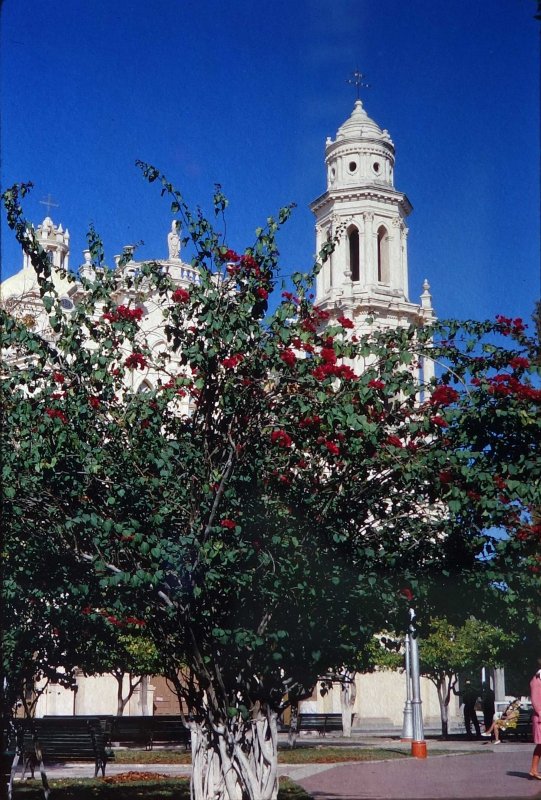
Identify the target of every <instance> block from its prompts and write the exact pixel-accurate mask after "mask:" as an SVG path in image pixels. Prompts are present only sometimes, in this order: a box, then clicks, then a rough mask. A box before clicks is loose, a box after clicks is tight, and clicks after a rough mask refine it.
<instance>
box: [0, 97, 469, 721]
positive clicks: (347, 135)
mask: <svg viewBox="0 0 541 800" xmlns="http://www.w3.org/2000/svg"><path fill="white" fill-rule="evenodd" d="M394 166H395V148H394V144H393V141H392V139H391V137H390V135H389V133H388V131H387V130H385V129H381V128H380V127H379V125H378V124H377V123H376V122H375V121H374V120H373V119H371V118H370V117H369V116H368V114H367V113H366V111H365V109H364V107H363V103H362V102H361V100H357V101H356V102H355V105H354V108H353V111H352V113H351V115H350V116H349V118H348V119H347V120H346V121H345V122H344V123H343V124H342V125H341V126H340V127H339V128H338V130H337V132H336V137H335V138H334V139H332V138H330V137H329V138H327V140H326V143H325V170H326V189H325V191H324V193H323V194H321V195H320V196H319V197H318V198H317V199H316V200H314V201H313V202H312V204H311V206H310V208H311V210H312V212H313V214H314V216H315V226H316V251H317V252H319V250H320V248H321V247H322V246H323V244H324V243H325V242H326V241H329V240H333V241H334V242H335V249H334V252H333V253H332V255H331V256H330V258H329V259H328V260H327V261H326V262H325V264H324V265H323V267H322V269H321V271H320V273H319V274H318V276H317V286H316V300H315V302H316V304H317V305H318V306H320V307H321V308H322V309H324V310H327V311H329V312H330V313H331V315H333V316H334V315H338V314H344V315H347V316H348V317H349V318H350V319H352V320H353V321H354V323H355V328H356V330H355V331H354V332H355V333H366V332H368V331H369V330H370V328H371V326H374V327H377V328H386V329H390V328H396V327H399V326H409V325H410V324H414V325H422V324H425V323H430V322H431V321H432V320H434V319H435V315H434V310H433V308H432V299H431V295H430V287H429V284H428V281H427V280H425V281H424V284H423V286H422V293H421V295H420V299H419V302H418V303H415V302H412V301H411V300H410V297H409V289H408V250H407V238H408V228H407V225H406V220H407V217H408V215H409V214H410V212H411V210H412V206H411V204H410V201H409V200H408V198H407V196H406V195H405V194H404V193H402V192H401V191H398V190H397V189H396V188H395V186H394ZM36 235H37V238H38V241H39V243H40V244H41V246H42V247H43V248H44V250H45V251H46V252H47V253H48V257H49V258H50V260H51V263H52V264H53V265H54V266H55V267H58V268H60V269H65V270H68V269H70V267H69V255H70V251H69V241H70V236H69V231H68V230H67V229H64V228H63V227H62V225H60V224H55V223H54V222H53V220H52V219H51V218H50V216H46V218H45V219H44V220H43V222H42V223H41V224H40V225H39V226H38V227H37V229H36ZM164 251H165V243H164ZM167 251H168V254H167V258H165V259H158V263H159V264H161V265H162V267H163V268H164V269H165V270H167V271H168V273H169V274H170V275H171V277H172V278H173V280H174V281H175V283H176V284H177V285H178V286H179V287H181V288H182V287H188V286H189V285H190V284H191V283H192V282H194V281H197V280H198V275H197V273H196V271H195V270H194V269H193V268H192V267H191V266H190V265H189V264H187V263H184V262H183V261H182V259H181V252H180V246H179V237H178V232H177V226H176V223H175V222H174V221H173V223H172V226H171V231H170V232H169V233H168V235H167ZM126 256H127V257H126ZM115 261H116V264H117V269H119V270H120V269H122V270H124V271H125V272H126V273H127V274H129V273H130V272H131V271H135V270H137V268H138V263H137V262H136V261H135V260H134V259H133V253H131V252H130V251H129V249H128V250H127V251H126V249H125V252H124V257H123V258H122V259H121V257H120V256H117V257H115ZM93 270H94V267H93V265H92V263H91V257H90V252H89V251H88V250H85V251H84V253H83V263H82V265H81V266H80V268H79V275H80V276H82V277H84V278H92V274H93ZM56 282H57V290H58V293H59V296H60V298H61V304H62V306H63V308H64V309H65V311H66V312H68V313H69V311H70V309H72V308H73V307H74V304H75V303H76V302H77V297H78V296H79V295H80V293H81V292H82V287H81V284H80V283H79V282H78V281H77V280H75V281H68V280H63V279H61V278H56ZM115 299H117V302H125V301H126V299H129V292H128V291H126V293H124V294H123V295H122V298H120V297H119V298H115ZM1 300H2V303H4V304H5V305H6V307H8V308H9V309H10V310H11V311H12V313H14V314H16V315H17V316H19V317H20V318H23V319H24V320H25V323H26V324H27V325H28V326H29V327H32V328H35V329H37V330H40V331H41V332H42V333H43V335H45V336H46V337H51V338H52V337H53V332H52V331H51V330H50V328H49V326H48V320H47V316H46V314H45V312H44V309H43V306H42V305H41V301H40V297H39V291H38V288H37V282H36V279H35V277H34V273H33V269H32V265H31V264H30V261H29V258H28V256H26V255H25V256H24V260H23V266H22V269H21V270H20V271H19V272H17V273H16V274H15V275H13V276H12V277H10V278H8V279H7V280H5V281H4V282H3V283H2V284H1ZM145 310H146V311H147V314H146V315H145V319H147V322H146V323H143V325H144V327H147V325H148V330H156V328H157V326H156V324H155V323H156V320H157V318H156V319H153V304H152V298H147V299H145ZM155 313H156V314H158V313H160V312H159V309H158V307H157V305H156V306H155ZM158 327H159V326H158ZM155 335H156V336H157V337H158V339H159V336H160V334H159V332H158V333H157V334H155ZM153 344H154V345H156V346H158V345H160V344H161V342H160V341H158V340H157V341H156V342H154V343H153ZM164 344H165V342H164ZM423 369H424V375H423V378H424V379H425V380H427V379H429V378H430V377H431V374H432V373H431V372H430V370H431V369H433V366H432V364H431V363H428V364H426V363H425V364H424V365H423ZM138 381H139V386H137V387H135V388H137V389H141V390H143V389H144V387H145V385H152V374H144V373H141V374H140V376H139V377H138ZM356 689H357V691H356V699H355V704H354V706H353V708H352V710H353V712H354V713H355V721H354V724H353V727H354V729H355V730H358V731H364V732H369V731H382V730H386V731H395V732H397V731H400V730H401V728H402V720H403V709H404V701H405V678H404V675H403V674H399V673H396V672H385V671H381V672H376V673H373V674H368V675H357V677H356ZM422 701H423V715H424V718H425V722H426V723H427V724H428V725H429V726H431V727H435V728H436V729H438V728H439V727H440V710H439V703H438V698H437V694H436V690H435V687H434V686H433V685H432V684H431V683H430V681H428V680H427V679H422ZM454 703H455V705H454V707H453V701H452V703H451V707H450V715H451V725H453V723H454V724H455V725H456V721H457V715H458V703H457V700H456V698H455V699H454ZM302 706H303V708H302V710H304V711H306V712H315V711H318V712H339V711H340V690H339V689H338V688H335V689H334V690H333V691H331V692H329V693H328V694H327V695H325V697H320V696H319V694H318V693H317V692H315V693H314V695H313V697H312V699H310V700H308V701H304V703H303V704H302ZM175 712H176V708H175V707H174V701H173V698H172V696H171V694H170V693H169V691H168V689H167V687H166V685H165V681H163V680H162V679H159V678H151V679H149V680H144V681H143V682H142V683H141V684H140V685H139V686H138V688H137V689H136V691H135V692H134V694H133V697H132V699H131V700H130V702H129V704H128V705H127V707H126V710H125V712H124V713H125V714H133V715H137V714H142V713H143V714H149V713H150V714H152V713H156V714H160V713H175ZM77 713H79V714H85V713H86V714H90V713H92V714H96V713H101V714H103V713H109V714H114V713H116V681H115V680H114V678H112V677H111V676H107V675H104V676H95V677H87V676H84V675H82V674H81V675H80V676H78V678H77V691H75V692H72V691H69V690H65V689H62V688H61V687H60V686H50V687H49V688H48V689H47V691H46V692H45V693H44V694H43V695H42V697H41V698H40V700H39V703H38V707H37V714H38V716H42V715H45V714H77Z"/></svg>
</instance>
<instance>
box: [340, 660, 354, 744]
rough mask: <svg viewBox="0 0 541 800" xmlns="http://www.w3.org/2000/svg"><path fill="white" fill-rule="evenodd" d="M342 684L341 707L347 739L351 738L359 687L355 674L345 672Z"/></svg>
mask: <svg viewBox="0 0 541 800" xmlns="http://www.w3.org/2000/svg"><path fill="white" fill-rule="evenodd" d="M342 677H343V680H342V683H341V685H340V706H341V710H342V730H343V734H344V736H345V737H346V738H348V739H349V738H350V737H351V718H352V716H353V713H352V712H353V706H354V705H355V698H356V697H357V687H356V685H355V673H354V672H349V670H344V672H343V673H342Z"/></svg>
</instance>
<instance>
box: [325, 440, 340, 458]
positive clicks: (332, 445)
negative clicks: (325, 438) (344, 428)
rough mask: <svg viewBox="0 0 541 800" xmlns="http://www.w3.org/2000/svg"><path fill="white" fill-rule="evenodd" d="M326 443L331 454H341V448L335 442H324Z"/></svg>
mask: <svg viewBox="0 0 541 800" xmlns="http://www.w3.org/2000/svg"><path fill="white" fill-rule="evenodd" d="M324 444H325V447H326V448H327V450H328V451H329V453H331V455H333V456H337V455H339V454H340V448H339V447H338V445H337V444H335V443H334V442H324Z"/></svg>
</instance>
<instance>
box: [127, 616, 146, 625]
mask: <svg viewBox="0 0 541 800" xmlns="http://www.w3.org/2000/svg"><path fill="white" fill-rule="evenodd" d="M126 622H127V624H128V625H140V626H143V625H146V622H145V620H144V619H139V618H138V617H126Z"/></svg>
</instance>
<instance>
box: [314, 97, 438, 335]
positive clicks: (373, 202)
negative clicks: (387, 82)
mask: <svg viewBox="0 0 541 800" xmlns="http://www.w3.org/2000/svg"><path fill="white" fill-rule="evenodd" d="M325 164H326V169H327V189H326V191H325V193H324V194H322V195H321V196H320V197H318V198H317V200H314V202H313V203H312V204H311V206H310V208H311V210H312V211H313V212H314V214H315V217H316V239H317V251H318V252H319V250H320V248H321V247H322V245H323V244H324V243H325V241H327V240H329V239H332V240H334V242H335V250H334V252H333V254H332V255H331V257H330V258H329V259H328V261H327V262H326V263H325V264H324V265H323V268H322V270H321V272H320V273H319V275H318V279H317V294H316V302H317V303H318V305H321V306H322V307H323V308H326V309H327V310H329V311H332V310H333V309H336V311H337V312H338V313H343V312H345V311H347V312H348V313H349V314H350V316H351V315H353V318H354V319H355V321H356V323H357V325H356V327H358V330H366V326H365V325H364V320H365V319H366V318H367V317H371V318H372V319H373V320H374V325H376V326H378V327H397V326H399V325H402V326H407V325H409V324H410V323H412V322H417V323H419V322H421V321H429V320H431V319H433V318H434V312H433V310H432V307H431V303H430V295H429V293H428V284H426V287H424V288H425V294H424V296H423V302H422V303H421V304H420V305H415V304H413V303H410V301H409V297H408V256H407V236H408V228H407V227H406V218H407V217H408V215H409V214H410V212H411V211H412V206H411V203H410V202H409V200H408V198H407V197H406V195H405V194H403V193H402V192H399V191H397V190H396V189H395V188H394V165H395V148H394V144H393V141H392V139H391V137H390V136H389V132H388V131H387V130H382V129H381V128H380V127H379V125H378V124H377V123H376V122H374V120H373V119H371V118H370V117H369V116H368V114H367V113H366V111H365V109H364V107H363V104H362V102H361V100H357V101H356V102H355V106H354V108H353V112H352V114H351V116H350V117H349V118H348V119H347V120H346V121H345V122H344V123H343V125H341V126H340V128H338V131H337V133H336V138H335V139H334V140H333V139H331V138H328V139H327V141H326V144H325Z"/></svg>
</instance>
